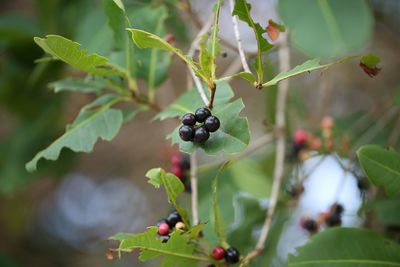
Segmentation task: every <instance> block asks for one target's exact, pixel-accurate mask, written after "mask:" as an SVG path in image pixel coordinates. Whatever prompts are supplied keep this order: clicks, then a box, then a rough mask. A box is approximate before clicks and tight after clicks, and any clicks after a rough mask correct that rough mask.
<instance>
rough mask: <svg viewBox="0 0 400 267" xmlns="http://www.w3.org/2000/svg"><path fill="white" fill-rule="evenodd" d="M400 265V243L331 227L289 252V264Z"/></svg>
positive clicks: (323, 266) (312, 266)
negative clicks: (295, 251) (290, 253)
mask: <svg viewBox="0 0 400 267" xmlns="http://www.w3.org/2000/svg"><path fill="white" fill-rule="evenodd" d="M296 266H302V267H332V266H334V267H355V266H363V267H384V266H393V267H394V266H400V245H399V244H396V243H395V242H393V241H390V240H388V239H385V238H383V237H381V236H380V235H378V234H377V233H375V232H372V231H369V230H365V229H355V228H331V229H329V230H326V231H324V232H321V233H319V234H316V235H314V236H313V237H312V238H311V240H310V241H309V242H308V243H307V244H306V245H305V246H303V247H300V248H299V249H298V250H297V255H289V267H296Z"/></svg>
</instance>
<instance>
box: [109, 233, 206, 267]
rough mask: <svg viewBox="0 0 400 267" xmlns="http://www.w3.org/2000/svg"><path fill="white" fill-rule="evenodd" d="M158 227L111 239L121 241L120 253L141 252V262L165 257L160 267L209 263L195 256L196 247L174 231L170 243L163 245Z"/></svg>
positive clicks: (188, 266)
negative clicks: (137, 250)
mask: <svg viewBox="0 0 400 267" xmlns="http://www.w3.org/2000/svg"><path fill="white" fill-rule="evenodd" d="M157 232H158V229H157V227H149V229H148V231H146V232H144V233H139V234H125V233H119V234H116V235H114V236H113V237H111V239H113V240H119V241H121V243H120V245H119V251H122V252H132V251H133V250H135V249H139V250H140V256H139V259H140V260H141V261H147V260H151V259H154V258H157V257H161V256H163V257H164V258H163V260H162V262H161V264H160V265H159V266H160V267H175V266H178V267H179V266H180V267H192V266H197V262H198V261H207V260H208V259H207V258H205V257H202V256H197V255H195V248H196V246H195V245H194V244H193V243H190V242H189V240H188V239H186V238H185V235H182V234H180V233H179V232H177V231H174V232H173V233H172V234H170V239H169V240H168V242H166V243H163V242H162V240H161V239H160V238H158V237H157Z"/></svg>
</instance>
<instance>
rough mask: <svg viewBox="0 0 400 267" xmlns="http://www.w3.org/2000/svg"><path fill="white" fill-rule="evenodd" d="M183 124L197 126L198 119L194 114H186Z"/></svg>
mask: <svg viewBox="0 0 400 267" xmlns="http://www.w3.org/2000/svg"><path fill="white" fill-rule="evenodd" d="M182 123H183V124H184V125H191V126H193V125H195V124H196V117H195V116H194V114H192V113H186V114H185V115H183V117H182Z"/></svg>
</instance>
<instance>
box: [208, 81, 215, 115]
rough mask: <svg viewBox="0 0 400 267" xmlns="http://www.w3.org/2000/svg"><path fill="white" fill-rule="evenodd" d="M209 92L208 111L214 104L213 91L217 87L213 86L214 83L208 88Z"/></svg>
mask: <svg viewBox="0 0 400 267" xmlns="http://www.w3.org/2000/svg"><path fill="white" fill-rule="evenodd" d="M210 91H211V96H210V101H209V102H208V105H207V107H208V108H209V109H212V108H213V104H214V98H215V91H217V86H216V85H215V83H213V84H212V85H211V86H210Z"/></svg>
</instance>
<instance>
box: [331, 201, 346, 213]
mask: <svg viewBox="0 0 400 267" xmlns="http://www.w3.org/2000/svg"><path fill="white" fill-rule="evenodd" d="M343 211H344V208H343V206H342V205H340V204H338V203H335V204H333V205H332V206H331V213H333V214H337V215H342V213H343Z"/></svg>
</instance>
